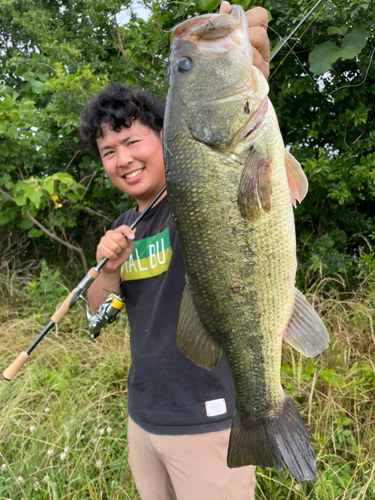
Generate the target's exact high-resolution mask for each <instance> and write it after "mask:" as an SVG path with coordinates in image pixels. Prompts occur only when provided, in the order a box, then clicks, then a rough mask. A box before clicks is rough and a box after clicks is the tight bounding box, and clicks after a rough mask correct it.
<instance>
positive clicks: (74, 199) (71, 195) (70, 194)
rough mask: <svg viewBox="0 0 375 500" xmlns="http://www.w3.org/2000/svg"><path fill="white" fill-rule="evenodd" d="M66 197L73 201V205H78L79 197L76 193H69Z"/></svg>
mask: <svg viewBox="0 0 375 500" xmlns="http://www.w3.org/2000/svg"><path fill="white" fill-rule="evenodd" d="M66 197H67V198H68V200H70V201H72V202H73V203H76V201H77V199H78V197H77V195H76V194H74V193H68V194H67V195H66Z"/></svg>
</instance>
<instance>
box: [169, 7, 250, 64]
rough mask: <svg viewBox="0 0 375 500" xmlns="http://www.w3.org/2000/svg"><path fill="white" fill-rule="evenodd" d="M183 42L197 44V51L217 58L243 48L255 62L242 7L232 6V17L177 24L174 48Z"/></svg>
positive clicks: (201, 18)
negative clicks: (212, 54)
mask: <svg viewBox="0 0 375 500" xmlns="http://www.w3.org/2000/svg"><path fill="white" fill-rule="evenodd" d="M182 39H183V40H187V41H189V42H193V43H195V44H196V46H197V49H198V51H199V50H204V51H205V52H207V51H209V52H212V53H215V54H217V53H220V52H222V53H224V52H228V50H230V49H231V48H233V47H235V46H241V48H243V50H244V53H245V55H246V56H247V57H248V58H249V59H250V61H252V50H251V45H250V42H249V36H248V26H247V19H246V15H245V12H244V10H243V9H242V7H240V6H239V5H233V7H232V11H231V13H230V14H204V15H203V16H198V17H195V18H192V19H188V20H186V21H184V22H182V23H180V24H178V25H177V26H175V28H174V29H173V31H172V34H171V46H173V45H174V44H175V43H176V42H177V41H178V40H182ZM212 41H214V42H215V43H210V42H212Z"/></svg>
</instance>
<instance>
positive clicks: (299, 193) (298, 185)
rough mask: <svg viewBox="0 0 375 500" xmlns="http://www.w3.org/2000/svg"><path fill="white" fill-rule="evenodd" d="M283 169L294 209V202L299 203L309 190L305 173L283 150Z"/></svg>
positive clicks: (292, 157) (287, 152) (291, 156)
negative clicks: (284, 169)
mask: <svg viewBox="0 0 375 500" xmlns="http://www.w3.org/2000/svg"><path fill="white" fill-rule="evenodd" d="M285 168H286V176H287V178H288V183H289V190H290V198H291V200H292V203H293V206H294V207H296V200H297V201H298V202H299V203H301V201H302V200H303V199H304V197H305V196H306V194H307V191H308V189H309V183H308V181H307V177H306V175H305V172H304V171H303V170H302V167H301V165H300V164H299V163H298V161H297V160H296V159H295V158H294V156H293V155H292V154H291V153H289V151H287V150H285Z"/></svg>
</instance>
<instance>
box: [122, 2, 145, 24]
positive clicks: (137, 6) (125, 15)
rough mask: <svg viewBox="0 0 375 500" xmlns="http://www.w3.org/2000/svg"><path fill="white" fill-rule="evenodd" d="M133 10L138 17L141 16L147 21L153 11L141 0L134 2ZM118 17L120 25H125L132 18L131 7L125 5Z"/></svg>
mask: <svg viewBox="0 0 375 500" xmlns="http://www.w3.org/2000/svg"><path fill="white" fill-rule="evenodd" d="M132 10H133V11H134V12H135V14H137V16H138V17H141V18H142V19H144V20H145V21H147V19H148V18H149V16H150V13H151V11H150V10H149V9H147V8H146V7H145V6H144V5H142V4H141V2H137V1H135V2H132ZM116 18H117V22H118V24H119V26H123V25H124V24H126V23H127V22H128V21H129V19H130V9H129V8H126V7H124V8H123V9H122V10H120V12H119V13H118V14H117V16H116Z"/></svg>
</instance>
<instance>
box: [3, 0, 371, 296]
mask: <svg viewBox="0 0 375 500" xmlns="http://www.w3.org/2000/svg"><path fill="white" fill-rule="evenodd" d="M143 3H144V4H145V5H146V6H147V7H148V8H149V9H150V11H151V15H150V17H149V19H148V20H147V21H144V20H142V19H139V18H137V16H136V15H135V14H134V13H133V14H132V16H131V19H130V21H129V22H128V23H127V24H126V25H125V26H118V24H117V21H116V17H115V15H116V13H118V12H119V11H120V10H121V8H123V7H125V8H130V9H131V7H132V2H130V1H128V2H126V3H125V5H124V2H120V1H118V0H110V1H106V2H101V1H99V0H86V1H84V2H83V1H77V0H76V1H73V0H63V1H53V0H37V1H31V0H8V1H3V2H2V4H1V7H0V14H1V18H0V19H1V21H0V44H1V47H3V49H2V50H1V52H0V57H1V59H2V67H1V69H0V75H1V83H2V85H1V87H0V115H1V117H0V118H1V119H0V189H1V191H0V224H1V225H2V226H3V237H5V236H7V235H8V234H9V233H10V232H11V231H13V234H17V232H20V231H25V230H27V231H28V234H29V237H30V238H31V239H32V241H33V242H34V245H32V246H31V245H30V246H29V247H28V250H27V255H25V256H23V257H24V258H26V257H27V258H33V257H35V256H38V252H39V254H40V250H41V248H43V254H46V252H47V254H48V259H49V260H50V261H51V260H52V261H55V262H57V261H58V260H59V259H58V257H57V256H56V253H57V252H58V251H59V250H60V249H61V248H62V247H61V244H62V243H61V241H62V242H64V243H65V244H69V245H71V247H70V249H72V245H74V246H75V247H79V248H80V249H82V251H81V255H82V253H84V254H85V255H86V256H87V258H88V259H89V260H90V262H91V261H92V260H93V257H94V249H95V247H96V244H97V242H98V241H99V238H100V233H101V231H103V230H104V228H108V227H109V225H110V224H111V221H112V220H114V219H115V218H116V217H117V216H118V215H119V214H120V213H121V212H122V211H124V210H126V209H127V208H128V207H129V206H130V205H131V204H132V201H131V200H129V199H128V198H127V197H126V196H124V195H121V193H119V192H117V191H116V190H115V189H114V188H113V187H112V186H111V184H110V182H109V181H108V179H107V178H106V176H105V175H104V174H103V170H102V168H101V165H100V162H99V161H98V158H96V157H95V156H94V155H93V154H92V153H89V152H88V151H86V150H85V149H84V148H83V146H82V145H81V143H80V141H79V138H78V134H77V128H76V127H77V124H78V121H79V114H80V113H81V111H82V109H83V106H84V102H85V100H86V99H87V98H88V97H89V96H91V95H93V94H94V93H96V92H97V91H98V90H100V89H101V88H103V87H104V86H105V85H107V84H108V83H109V82H110V81H121V82H123V83H126V84H128V85H134V86H138V87H141V88H144V89H147V90H149V91H151V92H154V93H155V94H156V95H158V96H159V97H161V98H163V97H164V96H165V95H166V90H167V81H166V69H167V59H168V50H169V47H168V44H169V36H170V30H171V29H172V27H173V26H174V25H175V24H177V23H178V22H180V21H182V20H184V19H186V18H187V17H188V16H193V15H197V14H201V13H204V12H206V11H208V10H212V9H214V8H216V7H217V5H218V3H219V2H217V1H215V0H209V1H206V0H199V1H198V2H195V3H191V2H183V1H182V2H180V1H179V2H177V1H172V0H165V1H162V2H156V1H153V0H145V1H144V2H143ZM240 3H241V4H242V5H243V7H244V8H245V9H246V8H249V7H251V6H254V5H255V4H261V5H263V6H264V7H265V8H267V9H268V11H269V16H270V27H271V28H272V30H270V39H271V45H272V48H275V46H276V45H277V44H278V43H279V40H280V37H285V36H286V35H287V34H289V33H290V31H291V30H292V29H293V27H294V26H295V25H296V24H297V23H298V22H299V20H300V19H301V18H302V17H303V15H304V14H305V13H306V12H307V11H308V10H309V9H310V8H311V7H312V5H313V2H311V1H308V2H303V3H301V2H300V1H299V0H288V1H286V2H278V1H277V2H274V1H272V2H271V1H270V0H262V1H260V2H254V1H248V0H247V1H246V0H245V1H242V2H240ZM316 12H317V14H316V13H314V14H313V16H312V19H309V20H308V21H307V22H306V24H305V25H304V26H302V27H301V28H300V29H299V31H298V32H297V33H296V36H298V37H299V39H294V40H293V41H292V42H290V45H292V46H294V52H293V53H289V48H285V49H283V50H282V51H281V52H280V53H279V54H278V55H277V56H276V58H275V60H274V61H273V65H272V69H271V78H270V97H271V100H272V101H273V104H274V106H275V108H276V112H277V114H278V117H279V122H280V126H281V130H282V133H283V137H284V140H285V143H286V144H287V146H288V148H290V149H291V151H292V153H293V154H294V155H295V156H296V158H297V159H298V160H299V161H300V162H301V163H302V165H303V167H304V169H305V171H306V173H307V176H308V178H309V182H310V190H309V194H308V196H307V197H306V199H305V200H304V201H303V203H302V204H301V206H299V207H298V209H297V211H296V223H297V230H298V238H299V245H298V248H299V261H300V274H299V280H300V281H303V279H304V276H305V275H306V271H307V270H308V269H309V270H312V271H317V272H320V270H321V271H322V272H323V273H325V274H328V275H329V274H330V275H332V274H335V273H337V272H339V273H341V274H342V275H344V276H346V277H347V282H348V283H350V285H351V286H355V284H356V282H357V281H358V279H363V278H364V277H366V276H368V275H369V273H370V272H371V271H373V270H375V257H374V252H373V246H372V245H373V243H372V242H373V240H374V239H375V222H374V218H373V214H374V211H375V210H374V209H375V192H374V190H375V168H374V165H375V163H374V158H375V156H374V155H375V151H374V144H375V133H374V132H373V131H374V130H375V127H374V125H375V124H374V115H373V113H371V108H372V102H373V94H374V92H375V84H374V79H375V62H374V58H373V57H372V56H373V55H374V54H373V48H374V25H375V16H374V12H373V10H372V9H371V4H370V2H364V1H362V2H358V1H354V0H349V2H348V1H346V0H345V1H344V0H337V2H336V3H335V4H334V5H333V4H331V3H329V4H327V3H326V4H322V5H321V6H320V7H319V8H318V9H317V11H316ZM290 45H289V46H290ZM30 215H31V217H32V218H30ZM33 218H34V220H33ZM35 220H37V221H38V222H39V224H40V225H39V226H37V225H36V223H35ZM40 226H42V227H43V229H41V227H40ZM45 230H47V231H48V232H49V233H50V235H48V234H47V233H46V231H45ZM51 234H52V236H53V237H55V236H56V237H57V238H59V240H60V242H59V241H58V240H56V239H53V238H51ZM64 248H69V247H64ZM60 255H61V257H63V258H65V257H64V256H65V255H66V254H65V251H64V252H63V251H62V253H61V254H60Z"/></svg>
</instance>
